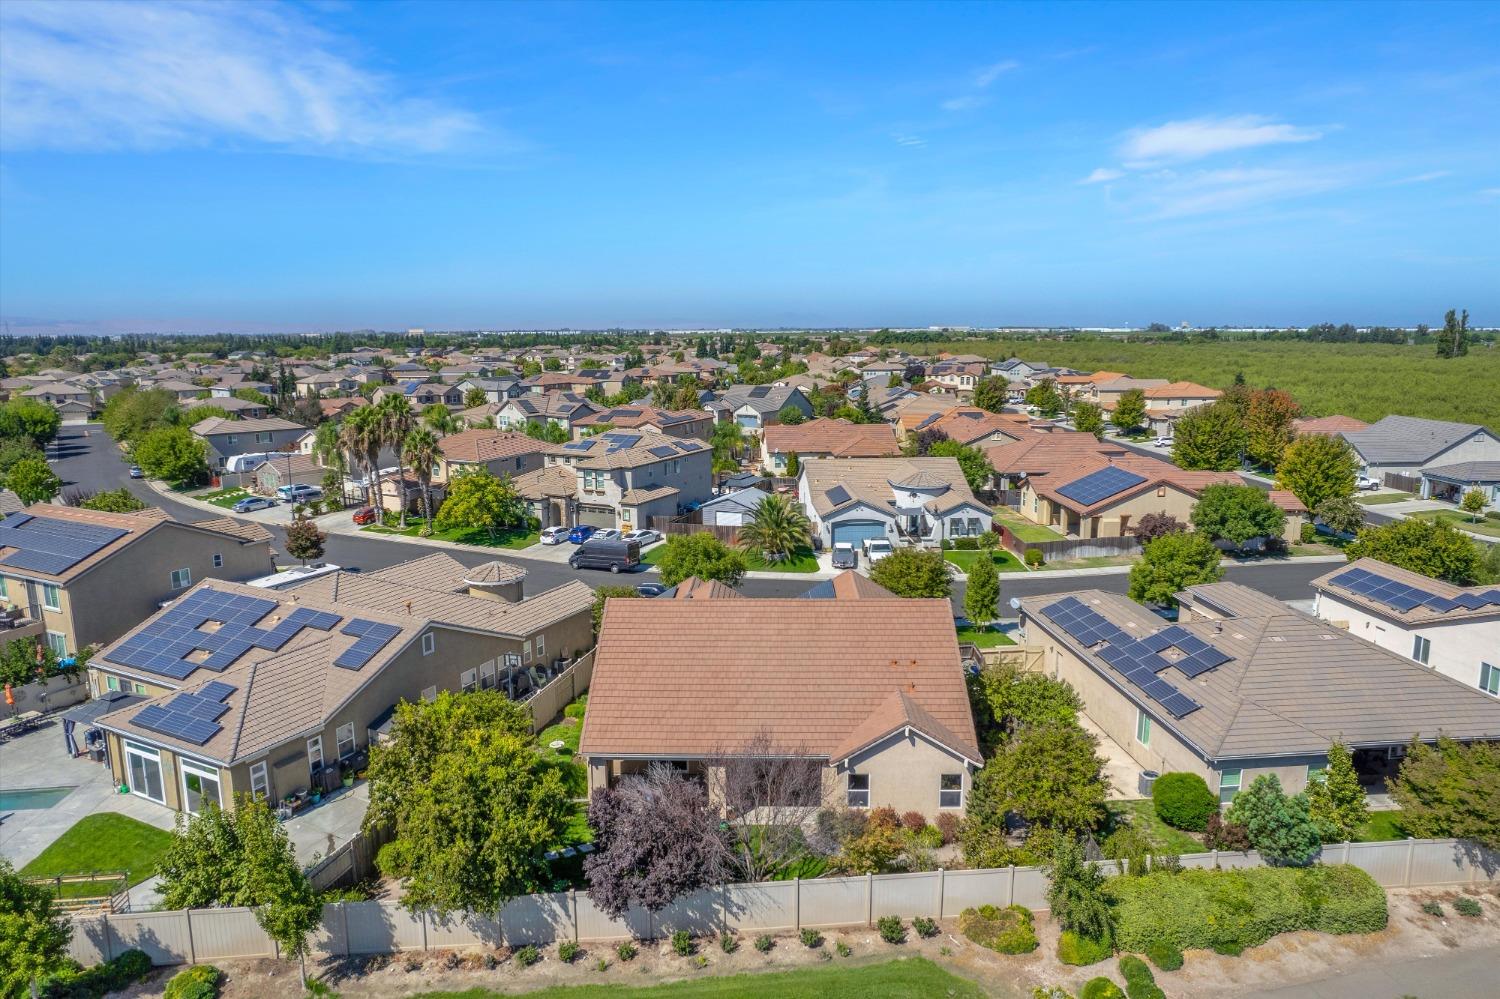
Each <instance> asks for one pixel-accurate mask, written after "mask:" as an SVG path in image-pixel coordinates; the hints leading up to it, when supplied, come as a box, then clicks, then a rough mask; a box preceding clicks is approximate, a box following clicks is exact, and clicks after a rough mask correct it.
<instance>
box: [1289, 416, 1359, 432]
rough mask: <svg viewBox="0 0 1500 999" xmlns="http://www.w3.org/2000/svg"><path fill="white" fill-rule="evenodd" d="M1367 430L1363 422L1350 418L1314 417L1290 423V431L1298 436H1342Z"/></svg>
mask: <svg viewBox="0 0 1500 999" xmlns="http://www.w3.org/2000/svg"><path fill="white" fill-rule="evenodd" d="M1369 428H1370V425H1369V424H1368V423H1366V422H1365V421H1364V420H1356V419H1355V418H1354V417H1352V416H1314V417H1305V418H1303V419H1300V420H1293V421H1292V429H1293V430H1295V431H1296V432H1297V433H1299V434H1342V433H1344V432H1346V431H1347V432H1351V433H1352V432H1353V431H1355V430H1368V429H1369Z"/></svg>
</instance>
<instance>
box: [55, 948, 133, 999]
mask: <svg viewBox="0 0 1500 999" xmlns="http://www.w3.org/2000/svg"><path fill="white" fill-rule="evenodd" d="M149 974H151V958H150V957H149V956H147V954H146V952H145V951H142V950H136V949H135V948H131V949H130V950H126V951H121V952H120V953H119V954H116V955H115V957H114V958H113V959H111V960H109V961H105V962H104V963H103V964H96V965H94V966H93V967H92V968H88V969H79V968H78V967H77V965H76V964H75V965H72V966H71V967H69V968H67V969H65V970H63V971H60V972H58V973H57V974H55V975H52V976H50V977H49V978H47V979H46V980H44V981H43V982H42V983H41V985H42V987H41V990H40V991H41V993H42V995H44V996H45V997H46V999H96V997H98V996H102V995H105V994H107V993H110V992H121V991H124V990H125V989H128V988H130V986H132V985H134V984H135V983H136V982H138V981H140V980H141V979H143V978H145V977H146V976H147V975H149Z"/></svg>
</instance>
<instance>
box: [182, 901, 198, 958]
mask: <svg viewBox="0 0 1500 999" xmlns="http://www.w3.org/2000/svg"><path fill="white" fill-rule="evenodd" d="M182 918H183V920H184V922H186V923H187V937H188V964H197V963H198V948H197V947H195V946H193V910H192V909H183V910H182Z"/></svg>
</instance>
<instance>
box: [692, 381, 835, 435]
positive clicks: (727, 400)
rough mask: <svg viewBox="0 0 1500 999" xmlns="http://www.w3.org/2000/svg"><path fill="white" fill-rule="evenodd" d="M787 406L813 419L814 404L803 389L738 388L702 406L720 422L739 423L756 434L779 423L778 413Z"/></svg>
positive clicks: (759, 386)
mask: <svg viewBox="0 0 1500 999" xmlns="http://www.w3.org/2000/svg"><path fill="white" fill-rule="evenodd" d="M788 406H792V407H794V408H795V409H796V410H797V411H798V412H800V413H801V414H802V415H803V417H804V418H806V419H811V418H812V416H813V406H812V403H811V402H809V401H808V398H807V396H805V395H803V394H802V390H801V389H799V388H795V387H794V386H791V385H739V386H736V387H734V388H731V389H728V390H726V391H725V392H723V393H722V394H720V395H719V397H718V398H717V399H713V400H711V401H709V402H705V403H704V404H703V408H704V409H706V410H708V411H709V412H710V413H713V414H714V418H715V419H717V420H719V421H720V422H723V423H738V424H739V425H740V426H741V427H743V428H745V429H746V430H757V431H758V430H761V429H762V428H764V427H768V426H771V425H772V424H775V423H780V422H781V418H780V416H779V415H778V414H780V412H781V411H782V410H783V409H785V408H786V407H788Z"/></svg>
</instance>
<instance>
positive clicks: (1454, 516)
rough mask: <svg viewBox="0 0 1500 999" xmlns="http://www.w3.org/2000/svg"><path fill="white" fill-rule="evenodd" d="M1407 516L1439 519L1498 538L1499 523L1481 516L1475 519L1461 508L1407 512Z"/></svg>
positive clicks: (1452, 525)
mask: <svg viewBox="0 0 1500 999" xmlns="http://www.w3.org/2000/svg"><path fill="white" fill-rule="evenodd" d="M1407 516H1408V517H1411V518H1412V519H1413V520H1432V521H1440V522H1442V523H1445V524H1447V525H1449V526H1450V527H1456V528H1458V529H1459V530H1461V531H1471V532H1473V533H1474V534H1482V535H1484V536H1485V537H1487V538H1500V523H1496V522H1495V521H1493V520H1485V519H1484V518H1483V517H1480V518H1479V520H1477V521H1476V520H1474V519H1473V518H1472V517H1470V516H1469V515H1468V514H1467V513H1464V512H1463V511H1462V510H1425V511H1423V512H1421V513H1409V514H1407Z"/></svg>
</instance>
